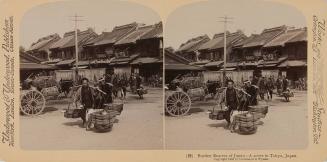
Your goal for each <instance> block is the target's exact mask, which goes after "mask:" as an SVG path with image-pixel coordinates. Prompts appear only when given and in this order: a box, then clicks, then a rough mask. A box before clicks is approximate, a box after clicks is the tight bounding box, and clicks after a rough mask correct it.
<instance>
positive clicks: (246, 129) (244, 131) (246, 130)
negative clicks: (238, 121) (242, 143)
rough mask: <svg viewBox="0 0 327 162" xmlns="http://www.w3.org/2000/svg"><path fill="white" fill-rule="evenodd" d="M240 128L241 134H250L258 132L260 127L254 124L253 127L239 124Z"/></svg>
mask: <svg viewBox="0 0 327 162" xmlns="http://www.w3.org/2000/svg"><path fill="white" fill-rule="evenodd" d="M238 130H239V133H240V134H244V135H249V134H254V133H256V132H257V130H258V127H257V126H253V127H241V126H239V128H238Z"/></svg>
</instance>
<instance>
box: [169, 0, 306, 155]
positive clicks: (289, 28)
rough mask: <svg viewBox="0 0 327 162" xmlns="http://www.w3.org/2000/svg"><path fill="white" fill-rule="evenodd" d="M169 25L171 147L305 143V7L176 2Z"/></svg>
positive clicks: (282, 146)
mask: <svg viewBox="0 0 327 162" xmlns="http://www.w3.org/2000/svg"><path fill="white" fill-rule="evenodd" d="M204 11H205V12H204ZM164 29H165V30H164V35H165V48H164V82H165V84H164V85H165V92H164V95H165V97H164V109H165V110H164V113H165V120H164V122H165V148H166V149H172V150H191V149H192V150H204V149H205V150H210V149H212V150H217V149H221V150H226V149H233V150H251V149H262V150H268V149H306V147H307V145H308V138H309V136H308V124H307V122H308V114H307V113H308V111H307V106H308V105H307V96H308V94H307V32H308V31H307V27H306V20H305V17H304V16H303V15H302V14H301V12H299V11H298V10H297V9H296V8H293V7H291V6H288V5H285V4H281V3H275V2H266V1H259V0H248V1H245V0H244V1H237V3H236V1H227V0H221V1H214V0H211V1H204V2H198V3H192V4H188V5H185V6H182V7H179V8H177V9H176V10H175V11H174V12H172V13H171V14H170V15H169V16H168V18H167V21H166V23H165V25H164Z"/></svg>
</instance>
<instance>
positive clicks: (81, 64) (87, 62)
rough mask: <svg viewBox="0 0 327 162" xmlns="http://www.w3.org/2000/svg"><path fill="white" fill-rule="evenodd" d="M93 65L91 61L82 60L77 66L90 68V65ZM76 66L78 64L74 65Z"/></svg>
mask: <svg viewBox="0 0 327 162" xmlns="http://www.w3.org/2000/svg"><path fill="white" fill-rule="evenodd" d="M91 63H92V61H91V60H90V61H89V60H81V61H78V63H77V65H78V66H88V65H90V64H91ZM74 65H76V64H74Z"/></svg>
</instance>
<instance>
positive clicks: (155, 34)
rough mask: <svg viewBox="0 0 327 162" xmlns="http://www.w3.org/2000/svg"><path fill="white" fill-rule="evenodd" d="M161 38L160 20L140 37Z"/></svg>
mask: <svg viewBox="0 0 327 162" xmlns="http://www.w3.org/2000/svg"><path fill="white" fill-rule="evenodd" d="M151 38H162V22H159V23H157V24H155V25H154V28H153V29H152V30H151V31H150V32H148V33H146V34H144V35H143V36H142V37H141V38H140V39H151Z"/></svg>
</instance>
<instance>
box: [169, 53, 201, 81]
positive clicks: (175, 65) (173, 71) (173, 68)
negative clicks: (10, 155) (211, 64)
mask: <svg viewBox="0 0 327 162" xmlns="http://www.w3.org/2000/svg"><path fill="white" fill-rule="evenodd" d="M189 63H190V61H189V60H187V59H185V58H184V57H181V56H179V55H176V54H175V53H174V52H173V51H171V50H169V49H167V48H166V49H165V84H169V83H170V82H171V81H172V80H173V79H175V78H176V77H177V76H178V75H183V74H187V73H190V72H201V71H204V70H205V69H203V68H201V67H198V66H194V65H189Z"/></svg>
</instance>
